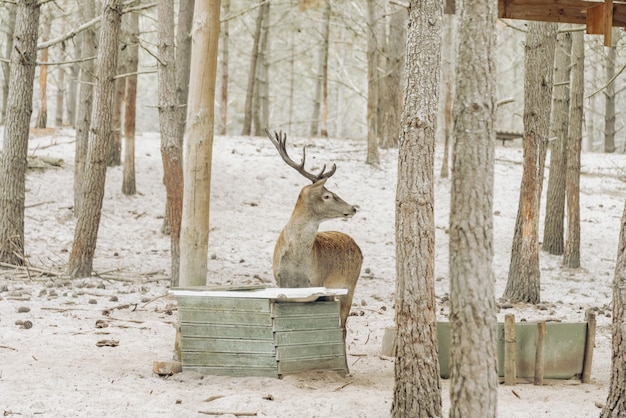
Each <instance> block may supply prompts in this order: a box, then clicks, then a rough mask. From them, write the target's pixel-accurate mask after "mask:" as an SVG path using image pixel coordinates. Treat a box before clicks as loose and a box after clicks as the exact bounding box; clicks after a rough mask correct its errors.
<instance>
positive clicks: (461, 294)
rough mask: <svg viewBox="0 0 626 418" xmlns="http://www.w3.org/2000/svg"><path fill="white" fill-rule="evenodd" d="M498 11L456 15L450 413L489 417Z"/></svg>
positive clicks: (467, 6)
mask: <svg viewBox="0 0 626 418" xmlns="http://www.w3.org/2000/svg"><path fill="white" fill-rule="evenodd" d="M496 15H497V5H496V4H495V2H493V1H490V0H465V1H464V2H463V7H462V8H461V13H460V20H459V33H458V39H459V47H458V58H457V71H458V74H457V78H456V96H455V102H454V119H455V126H454V138H455V142H454V151H453V152H454V153H453V170H452V183H451V184H452V187H451V192H452V193H451V200H450V251H449V253H450V332H451V344H450V345H451V350H450V417H451V418H461V417H481V418H491V417H495V416H496V410H497V389H498V374H497V361H496V327H497V325H496V307H495V296H494V282H495V278H494V273H493V267H492V264H493V171H494V156H493V154H494V150H493V147H494V142H495V139H496V138H495V137H496V131H495V126H494V121H495V112H496V72H495V61H496V60H495V53H496V31H495V29H496ZM478 34H480V35H478Z"/></svg>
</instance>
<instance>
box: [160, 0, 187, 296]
mask: <svg viewBox="0 0 626 418" xmlns="http://www.w3.org/2000/svg"><path fill="white" fill-rule="evenodd" d="M157 13H158V21H159V26H158V33H159V60H158V61H157V72H158V78H159V125H160V127H161V158H162V160H163V173H164V177H165V189H166V192H167V208H168V213H167V216H168V218H169V225H170V248H171V254H172V263H171V275H172V284H171V286H172V287H178V284H179V273H180V245H179V240H180V220H181V215H182V203H183V164H182V160H183V152H182V148H181V147H180V144H179V141H178V132H177V129H178V126H179V125H178V106H177V105H178V103H177V98H176V62H175V51H174V43H175V38H174V0H162V1H160V2H159V4H158V7H157Z"/></svg>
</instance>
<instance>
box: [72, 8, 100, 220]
mask: <svg viewBox="0 0 626 418" xmlns="http://www.w3.org/2000/svg"><path fill="white" fill-rule="evenodd" d="M95 9H96V4H95V1H94V0H85V1H84V7H81V8H79V11H80V12H81V13H82V16H83V21H84V22H89V21H91V20H92V19H93V18H94V17H95V13H96V12H95ZM81 38H82V39H81V47H80V52H81V54H82V56H81V61H82V63H81V68H80V79H79V86H80V92H79V98H78V114H77V115H76V150H75V151H74V216H76V217H78V214H79V213H80V208H81V206H82V202H83V180H84V173H85V162H86V159H87V145H88V143H89V126H90V124H91V109H92V106H93V84H94V81H95V80H94V74H95V70H96V68H95V61H94V60H93V59H92V57H93V56H94V55H96V54H97V53H98V41H97V38H98V36H97V34H96V30H95V28H94V27H90V28H89V29H87V30H85V31H84V32H82V33H81Z"/></svg>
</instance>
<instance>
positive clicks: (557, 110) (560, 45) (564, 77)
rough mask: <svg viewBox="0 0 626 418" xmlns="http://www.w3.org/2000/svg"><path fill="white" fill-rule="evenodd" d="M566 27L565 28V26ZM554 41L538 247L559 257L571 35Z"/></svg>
mask: <svg viewBox="0 0 626 418" xmlns="http://www.w3.org/2000/svg"><path fill="white" fill-rule="evenodd" d="M566 28H569V26H567V27H566ZM564 29H565V28H564ZM556 42H557V48H556V52H555V56H554V89H553V91H552V122H551V134H550V136H551V137H552V138H554V140H552V141H550V172H549V173H550V174H549V179H548V191H547V197H546V217H545V221H544V229H543V244H542V248H543V250H544V251H547V252H548V253H550V254H554V255H561V254H563V226H564V219H565V171H566V167H567V165H566V164H567V135H568V130H569V83H570V70H571V67H570V62H571V60H570V54H571V52H572V32H569V31H566V30H562V31H560V32H559V34H558V35H557V41H556Z"/></svg>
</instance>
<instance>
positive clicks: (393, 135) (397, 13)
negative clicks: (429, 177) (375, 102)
mask: <svg viewBox="0 0 626 418" xmlns="http://www.w3.org/2000/svg"><path fill="white" fill-rule="evenodd" d="M389 7H390V13H391V18H390V19H389V41H388V42H387V46H388V47H387V57H386V60H385V71H386V77H385V78H384V79H383V83H382V86H383V89H382V96H383V97H382V99H383V100H381V102H382V103H381V107H382V108H383V109H384V111H383V112H382V115H381V124H382V126H381V127H380V132H381V139H380V146H381V147H382V148H392V147H397V146H398V139H399V138H400V127H401V117H402V101H403V91H402V87H403V83H404V65H405V64H404V56H405V52H406V50H405V48H403V46H404V45H406V22H407V11H406V8H405V7H402V6H398V5H395V4H391V2H390V3H389Z"/></svg>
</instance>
